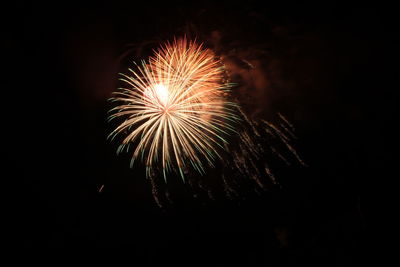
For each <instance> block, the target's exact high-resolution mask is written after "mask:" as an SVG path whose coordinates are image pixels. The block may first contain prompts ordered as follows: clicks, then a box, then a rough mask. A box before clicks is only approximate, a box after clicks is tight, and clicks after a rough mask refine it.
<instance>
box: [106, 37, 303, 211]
mask: <svg viewBox="0 0 400 267" xmlns="http://www.w3.org/2000/svg"><path fill="white" fill-rule="evenodd" d="M128 70H129V72H128V74H121V79H120V80H122V81H123V82H124V84H125V85H127V88H120V90H119V91H118V92H115V94H114V97H113V98H112V99H111V100H112V101H113V102H115V103H118V104H117V105H116V107H114V108H113V109H112V110H111V115H110V119H116V118H119V119H121V121H119V122H120V124H119V125H117V126H116V128H115V129H114V130H113V131H112V133H111V134H110V137H111V138H112V139H113V138H115V137H117V136H122V138H121V139H120V140H121V141H120V142H121V144H120V146H119V148H118V150H117V151H118V153H120V152H122V151H129V150H130V149H132V160H131V166H132V164H133V163H134V162H135V161H136V160H137V159H139V160H140V161H142V162H143V163H144V164H145V166H146V176H147V177H149V178H150V182H151V186H152V192H153V197H154V199H155V201H156V202H157V204H158V205H159V206H160V207H162V206H164V204H165V203H167V202H170V201H171V199H170V194H169V191H168V187H167V186H166V183H162V182H160V176H163V177H164V179H165V180H167V174H168V173H170V172H171V171H173V172H175V173H179V174H180V176H181V177H182V178H184V181H187V184H188V186H189V188H191V190H192V192H193V196H195V197H198V196H199V195H204V194H202V193H201V192H205V195H206V197H207V198H211V199H214V198H215V197H214V196H215V194H216V193H215V191H218V190H220V189H222V191H223V194H224V195H225V196H228V197H237V196H240V195H241V194H243V193H244V191H246V189H245V188H247V189H249V190H250V191H256V192H257V191H258V189H262V190H267V189H268V188H269V187H270V185H271V183H272V185H279V182H278V181H277V179H276V178H275V176H274V173H273V171H272V169H271V167H270V160H274V159H278V160H279V161H281V162H284V163H285V164H287V165H290V162H291V161H293V159H294V161H297V162H299V163H300V164H302V165H305V164H304V162H303V161H302V160H301V158H300V157H299V156H298V154H297V152H296V150H295V149H294V148H293V147H292V145H291V140H292V139H295V138H296V137H295V135H294V133H293V131H294V127H293V125H292V124H291V123H290V122H289V121H288V120H287V119H286V118H285V117H284V116H283V115H282V114H280V113H278V118H277V120H276V121H275V122H274V123H273V122H270V121H266V120H263V119H260V118H258V119H256V118H252V117H251V116H248V115H246V112H244V111H243V109H242V108H241V105H240V103H241V99H240V97H237V96H236V97H235V96H234V94H232V93H233V92H231V90H232V88H233V85H234V84H233V83H229V82H228V81H229V80H231V79H230V78H229V73H228V71H227V70H226V69H225V68H224V64H223V63H222V62H221V60H220V59H218V58H217V57H216V55H215V54H214V53H213V52H212V51H211V50H210V49H206V48H204V47H203V46H202V45H201V44H197V43H196V42H193V41H188V40H187V39H186V38H183V39H179V40H175V41H174V42H173V43H166V44H164V45H162V46H161V47H160V48H159V49H158V50H155V51H154V55H153V56H152V57H150V58H149V60H148V61H147V62H145V61H142V63H141V64H140V65H138V64H135V69H128ZM228 141H229V142H228ZM215 166H218V168H212V167H215ZM209 167H211V168H209ZM190 168H192V169H194V170H196V171H195V172H192V171H189V169H190ZM206 172H209V175H204V176H202V177H199V176H198V174H201V175H202V174H204V173H206ZM161 173H162V175H159V174H161ZM210 177H212V179H210ZM211 180H212V181H211ZM218 188H220V189H218Z"/></svg>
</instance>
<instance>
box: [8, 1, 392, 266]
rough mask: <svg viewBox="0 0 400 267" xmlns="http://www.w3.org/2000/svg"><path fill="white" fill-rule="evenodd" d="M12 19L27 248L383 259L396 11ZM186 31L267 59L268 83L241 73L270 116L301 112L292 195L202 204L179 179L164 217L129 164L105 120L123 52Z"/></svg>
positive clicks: (290, 177)
mask: <svg viewBox="0 0 400 267" xmlns="http://www.w3.org/2000/svg"><path fill="white" fill-rule="evenodd" d="M263 2H265V1H263ZM8 10H9V13H10V19H5V20H4V22H3V23H2V24H3V27H4V29H5V31H4V32H5V33H6V35H5V36H4V40H3V45H5V49H4V50H3V58H5V60H3V64H4V65H3V66H5V67H6V68H7V69H8V71H9V72H6V73H7V76H6V80H5V82H4V83H3V90H4V91H6V92H7V93H6V95H7V97H5V98H4V100H3V101H4V102H6V105H7V106H6V107H7V108H6V110H7V111H8V112H7V114H6V115H4V116H3V123H4V124H3V126H4V127H3V129H7V130H6V139H5V142H6V145H7V148H10V149H7V151H9V152H7V158H8V159H9V160H8V161H7V163H8V162H9V164H7V165H8V167H9V168H10V172H7V173H4V174H3V179H7V180H11V181H12V182H13V184H15V185H14V186H13V187H12V189H13V190H11V192H12V196H10V198H8V201H7V205H8V206H9V207H11V210H12V214H13V215H12V216H11V218H13V219H15V223H13V225H14V227H13V229H12V231H13V233H15V235H14V236H15V237H14V241H15V242H16V243H17V246H18V247H20V248H26V249H28V250H31V249H39V250H45V249H48V248H66V249H68V248H75V249H76V248H78V249H84V250H86V249H97V248H124V249H127V250H128V251H129V253H131V254H132V258H131V261H132V262H131V263H132V264H139V262H143V263H144V264H140V265H139V266H146V264H147V265H153V264H167V263H175V264H178V265H180V264H182V265H183V264H185V265H187V266H191V265H193V264H194V263H204V264H205V266H231V265H232V264H241V265H242V266H302V265H307V266H310V265H311V266H358V265H359V264H360V265H361V264H362V263H364V262H366V261H368V259H369V258H368V251H369V243H368V239H369V235H370V230H371V228H372V227H373V225H372V223H371V219H372V217H373V214H374V210H375V208H374V204H373V203H374V197H373V196H372V192H373V191H372V190H371V187H372V186H373V185H374V184H379V183H380V180H381V179H383V177H384V176H385V175H386V174H387V172H388V167H389V166H391V165H392V164H393V162H394V159H393V155H394V151H393V148H391V140H392V136H393V134H392V133H391V131H390V130H389V129H390V127H391V125H393V124H394V123H395V120H394V112H395V110H396V109H397V108H396V105H395V103H396V95H395V92H394V89H395V88H396V86H397V79H398V78H397V70H396V68H394V67H393V66H394V53H395V52H394V41H395V38H397V36H396V34H395V33H396V32H395V29H394V23H393V22H394V18H395V15H396V14H395V12H394V11H392V10H393V9H391V8H390V7H384V6H382V5H381V6H376V5H373V4H369V5H365V4H359V5H356V4H353V5H350V4H341V5H340V4H335V3H333V2H330V3H329V4H306V5H301V4H296V5H289V4H288V3H276V1H274V2H271V3H268V2H265V3H264V4H263V5H262V4H259V3H258V2H256V1H226V2H222V3H220V4H216V3H213V2H212V1H201V2H196V3H193V4H188V3H184V2H183V3H180V2H174V3H171V2H168V3H165V4H162V5H159V4H156V3H155V2H154V3H149V4H146V3H145V2H143V3H141V4H137V3H136V2H135V1H110V2H105V1H103V2H101V3H97V2H94V1H93V2H88V3H85V4H83V3H71V2H69V1H61V2H60V3H59V2H57V3H53V4H40V3H30V2H27V3H22V2H20V3H16V4H13V5H12V6H10V8H9V9H8ZM5 12H7V10H6V11H5ZM183 33H187V34H188V33H189V34H190V35H192V36H194V35H196V36H197V37H198V38H199V39H200V40H202V41H204V42H205V43H206V44H207V45H213V46H214V48H215V49H217V50H218V49H219V50H218V52H219V53H220V54H221V55H227V54H230V55H232V53H233V56H234V57H236V58H240V57H242V58H246V59H248V60H250V61H252V62H256V63H259V64H260V65H259V69H260V72H259V73H257V74H254V75H255V76H254V77H255V78H256V79H258V78H259V79H260V80H259V81H260V82H259V84H254V83H251V82H249V80H248V79H246V77H242V76H240V75H239V76H240V77H239V76H238V77H239V78H240V79H241V80H242V82H243V84H242V87H241V90H243V92H242V93H243V94H247V95H250V100H249V101H250V104H249V103H247V104H245V105H248V106H250V113H253V115H254V114H256V115H257V116H261V117H262V116H266V115H265V114H266V113H268V112H277V111H280V112H282V113H284V114H286V115H287V117H288V118H289V120H290V121H291V122H292V123H293V124H294V125H295V127H296V128H297V135H298V137H299V139H298V140H297V141H296V143H295V144H294V145H295V147H296V148H297V150H298V152H299V153H300V154H301V155H302V157H303V159H304V160H305V161H306V162H307V164H308V165H309V166H308V167H300V166H291V167H286V168H282V167H280V168H278V169H277V177H278V180H280V183H281V185H282V188H281V189H274V190H271V191H269V192H265V193H263V194H261V195H251V196H247V197H246V198H244V199H236V200H223V199H219V200H216V201H207V202H205V203H202V204H199V203H197V204H193V203H192V202H191V201H189V200H188V199H187V198H186V196H185V195H184V194H181V193H180V192H181V191H185V188H184V185H182V184H180V183H179V182H171V192H175V193H176V196H177V197H176V201H175V204H174V205H171V206H170V207H169V208H168V209H160V208H158V207H157V205H156V204H155V202H154V200H153V198H152V194H151V186H150V184H149V182H148V181H147V180H146V179H145V177H144V175H143V169H141V168H140V167H137V168H134V169H129V159H128V155H125V156H124V155H122V156H116V155H115V150H116V144H115V143H111V142H110V141H108V140H106V136H107V134H108V133H109V131H110V130H111V129H110V126H109V125H108V124H107V122H106V117H107V114H106V113H107V109H108V108H109V106H108V104H107V98H109V97H110V94H111V92H112V91H114V90H115V87H116V84H117V82H116V80H117V73H118V71H119V70H120V69H119V68H120V58H121V55H123V54H124V53H125V52H126V51H128V50H129V49H131V48H135V47H136V48H137V47H138V46H141V47H144V49H145V50H144V51H142V55H145V54H146V53H147V52H146V51H147V50H146V49H150V48H152V47H153V46H154V45H156V44H157V43H159V42H162V41H163V40H168V39H171V38H172V37H173V36H179V35H182V34H183ZM213 38H214V39H213ZM215 38H217V41H216V39H215ZM129 51H132V50H129ZM129 56H132V57H135V56H136V57H137V56H138V55H135V54H134V53H128V57H129ZM121 64H122V63H121ZM8 94H10V97H8ZM252 99H253V100H254V99H255V100H254V101H253V100H252ZM4 117H5V118H4ZM103 184H104V185H105V186H104V190H103V192H102V193H99V192H98V189H99V188H100V186H101V185H103ZM4 190H7V191H8V189H4Z"/></svg>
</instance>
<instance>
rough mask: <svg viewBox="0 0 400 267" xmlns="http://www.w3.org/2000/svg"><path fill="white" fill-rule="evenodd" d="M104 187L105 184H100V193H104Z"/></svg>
mask: <svg viewBox="0 0 400 267" xmlns="http://www.w3.org/2000/svg"><path fill="white" fill-rule="evenodd" d="M103 189H104V184H102V185H101V186H100V188H99V191H98V192H99V193H102V192H103Z"/></svg>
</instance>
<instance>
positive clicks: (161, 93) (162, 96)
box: [154, 84, 169, 106]
mask: <svg viewBox="0 0 400 267" xmlns="http://www.w3.org/2000/svg"><path fill="white" fill-rule="evenodd" d="M154 91H155V94H156V96H157V98H158V100H159V101H160V102H161V103H162V104H163V105H164V106H166V105H167V104H168V96H169V92H168V88H167V87H165V86H164V85H162V84H156V85H155V86H154Z"/></svg>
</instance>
